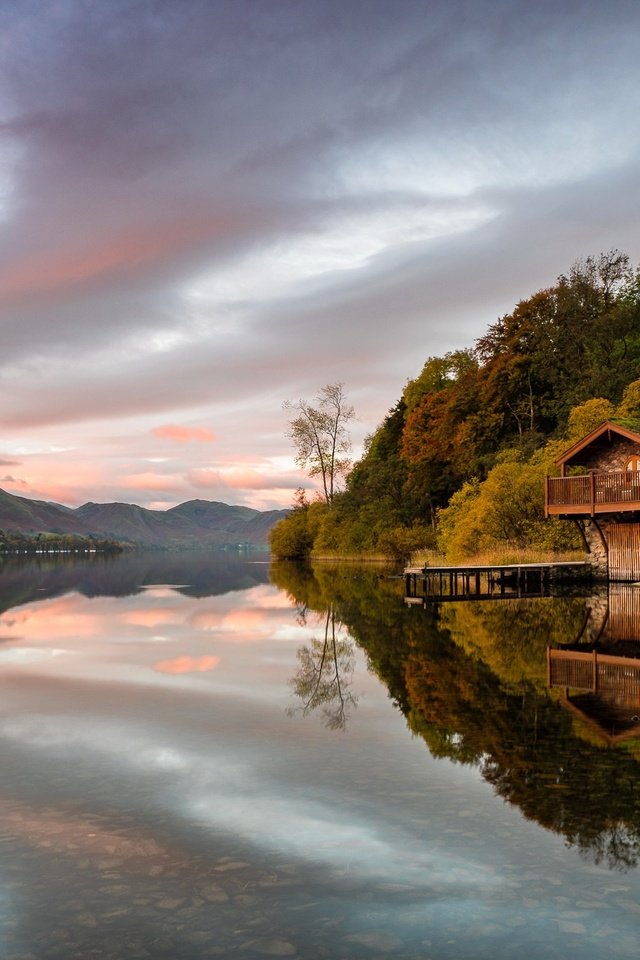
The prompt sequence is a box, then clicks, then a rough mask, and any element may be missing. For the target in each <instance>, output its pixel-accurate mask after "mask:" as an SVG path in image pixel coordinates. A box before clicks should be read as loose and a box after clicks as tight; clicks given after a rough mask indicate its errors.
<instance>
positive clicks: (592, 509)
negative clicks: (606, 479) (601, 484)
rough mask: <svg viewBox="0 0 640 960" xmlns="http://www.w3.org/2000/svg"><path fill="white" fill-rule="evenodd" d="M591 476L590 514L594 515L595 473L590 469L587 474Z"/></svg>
mask: <svg viewBox="0 0 640 960" xmlns="http://www.w3.org/2000/svg"><path fill="white" fill-rule="evenodd" d="M589 476H590V478H591V516H592V517H595V515H596V475H595V472H594V471H593V470H592V471H591V472H590V474H589Z"/></svg>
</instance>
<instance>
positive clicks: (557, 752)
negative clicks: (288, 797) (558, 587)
mask: <svg viewBox="0 0 640 960" xmlns="http://www.w3.org/2000/svg"><path fill="white" fill-rule="evenodd" d="M270 575H271V578H272V580H274V582H276V583H277V584H278V586H281V587H282V588H283V589H285V590H286V591H287V592H288V593H289V595H290V597H291V600H292V602H297V603H299V604H301V605H302V606H303V607H305V608H306V609H308V610H314V611H315V612H316V613H317V614H321V615H322V616H323V617H324V618H325V624H326V626H327V645H325V643H324V642H323V641H322V640H319V641H317V645H315V646H314V645H312V646H311V647H310V648H309V649H308V657H307V658H306V659H305V660H302V659H301V669H300V671H299V675H305V676H306V677H307V680H308V685H307V686H306V687H303V686H301V687H300V690H301V693H302V695H303V697H304V703H303V706H302V707H301V708H300V709H301V710H302V711H304V709H305V705H306V704H311V703H313V702H314V701H313V692H314V690H316V689H317V690H318V691H321V690H323V689H324V688H323V684H322V675H321V672H320V669H319V668H320V667H321V666H323V669H324V671H325V676H326V677H328V676H329V675H330V674H329V671H328V667H327V666H326V663H327V659H328V660H329V662H330V661H331V656H332V651H331V618H332V617H334V618H335V620H336V622H337V621H340V622H341V623H342V624H344V625H345V626H346V627H347V629H348V630H349V633H350V635H351V636H352V637H353V639H354V641H355V642H356V644H357V645H358V646H359V647H360V648H361V649H363V650H364V651H365V652H366V655H367V658H368V662H369V665H370V667H371V669H372V670H374V671H375V672H376V673H377V675H378V676H379V677H380V678H381V680H383V682H384V683H385V684H386V686H387V687H388V689H389V693H390V696H391V698H392V699H393V701H394V703H395V704H396V706H397V707H398V708H399V709H400V710H401V711H402V713H403V714H404V716H405V717H406V720H407V724H408V726H409V728H410V729H411V731H412V732H413V733H415V734H417V735H419V736H420V737H421V738H422V739H423V740H424V741H425V743H426V745H427V747H428V749H429V750H430V752H431V753H432V754H434V755H435V756H439V757H448V758H449V759H451V760H452V761H453V762H455V763H463V764H472V765H474V766H476V767H477V768H478V769H479V771H480V772H481V774H482V776H483V777H484V779H485V780H486V781H487V782H488V783H490V784H491V785H492V786H493V789H494V790H495V792H496V794H497V795H498V796H500V797H502V798H503V799H504V800H505V801H507V802H508V803H510V804H513V805H515V806H517V807H518V808H519V809H520V810H521V811H522V813H523V814H524V815H525V816H526V817H527V818H529V819H531V820H534V821H536V822H537V823H539V824H540V825H541V826H543V827H544V828H546V829H548V830H551V831H553V832H554V833H557V834H558V835H560V836H562V837H563V838H564V840H565V842H566V844H567V846H569V847H572V848H573V849H575V850H576V851H578V852H579V853H580V854H581V855H582V856H585V857H588V858H589V859H590V860H592V861H594V862H596V863H600V864H603V865H606V866H608V867H609V868H610V869H618V870H627V869H630V868H632V867H636V866H637V865H638V864H639V863H640V790H638V788H637V785H638V783H639V782H640V740H627V741H625V743H624V745H623V746H619V747H608V746H606V745H605V744H604V743H603V742H602V740H598V739H596V738H595V736H594V734H593V731H592V730H591V728H588V727H586V725H584V724H583V725H581V724H580V721H579V719H578V718H576V716H575V715H573V714H571V713H569V712H568V711H567V710H566V709H565V708H564V707H563V706H562V704H561V703H560V702H559V694H558V693H557V692H556V691H553V690H549V689H548V687H547V682H546V649H547V644H549V643H556V642H558V643H560V642H563V641H564V642H567V641H571V640H573V639H574V638H575V637H576V636H578V635H579V634H580V631H581V629H582V628H583V626H584V623H585V613H586V611H587V610H588V609H589V607H590V606H593V602H594V598H589V597H565V598H550V599H536V600H510V601H506V602H505V603H498V602H494V603H474V604H464V603H457V604H453V603H451V604H442V605H441V606H440V607H437V606H432V607H428V608H426V609H418V608H415V607H413V608H408V607H407V606H405V604H404V601H403V594H404V590H403V583H402V581H399V580H396V581H394V580H389V579H381V578H380V574H379V572H374V571H372V570H359V571H358V570H357V569H355V568H353V569H349V568H345V567H344V566H341V567H339V568H338V567H331V566H330V565H327V564H323V565H322V566H318V567H317V568H311V567H306V568H295V567H293V566H288V567H285V566H280V567H277V566H276V565H273V567H272V570H271V574H270ZM332 669H333V668H332ZM343 691H344V688H343ZM308 709H311V706H309V707H308Z"/></svg>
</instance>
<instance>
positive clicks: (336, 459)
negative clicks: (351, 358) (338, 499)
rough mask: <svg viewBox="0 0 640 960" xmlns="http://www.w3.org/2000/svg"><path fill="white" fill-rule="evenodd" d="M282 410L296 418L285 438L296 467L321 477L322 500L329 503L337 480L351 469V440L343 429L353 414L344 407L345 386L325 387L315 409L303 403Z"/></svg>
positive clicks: (319, 395)
mask: <svg viewBox="0 0 640 960" xmlns="http://www.w3.org/2000/svg"><path fill="white" fill-rule="evenodd" d="M284 408H285V410H290V411H292V412H293V413H294V414H295V416H294V417H293V419H292V420H290V421H289V430H288V432H287V436H288V437H289V439H290V440H292V441H293V443H294V446H295V448H296V451H297V453H296V463H297V464H298V466H300V467H305V468H307V469H308V470H309V476H311V477H320V479H321V481H322V491H323V495H324V499H325V500H326V502H327V503H331V502H332V501H333V498H334V495H335V493H336V489H337V482H338V480H339V478H340V477H341V476H343V475H344V474H345V473H346V472H347V470H348V469H349V466H350V465H351V461H350V459H349V453H350V452H351V438H350V436H349V431H348V430H347V426H346V425H347V423H349V421H350V420H353V418H354V417H355V411H354V409H353V407H352V406H350V405H349V404H347V403H346V398H345V393H344V385H343V384H342V383H329V384H327V386H326V387H323V388H322V389H321V390H320V392H319V393H318V395H317V397H316V398H315V406H312V405H311V404H310V403H307V402H306V400H298V402H297V403H291V402H290V401H289V400H287V402H286V403H285V404H284Z"/></svg>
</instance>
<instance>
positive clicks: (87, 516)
mask: <svg viewBox="0 0 640 960" xmlns="http://www.w3.org/2000/svg"><path fill="white" fill-rule="evenodd" d="M287 513H288V511H287V510H267V511H260V510H252V509H251V508H250V507H238V506H230V505H229V504H227V503H219V502H216V501H211V500H189V501H188V502H187V503H181V504H179V505H178V506H177V507H172V508H171V509H170V510H147V509H146V508H145V507H139V506H136V505H135V504H132V503H85V504H83V505H82V506H81V507H77V508H76V509H71V508H70V507H65V506H62V505H61V504H58V503H47V502H45V501H44V500H28V499H27V498H26V497H16V496H13V494H10V493H7V492H6V491H5V490H0V530H6V531H9V530H11V531H14V530H15V531H19V532H20V533H27V534H37V533H75V534H79V535H81V536H89V535H92V536H95V537H101V538H111V539H114V540H119V541H120V542H122V543H127V544H131V545H132V546H138V547H162V548H173V549H185V548H191V549H195V548H198V547H207V548H215V547H227V546H237V545H239V544H248V545H250V546H252V547H262V546H265V545H266V543H267V540H268V534H269V530H270V529H271V527H272V526H273V525H274V524H275V523H277V522H278V520H282V518H283V517H284V516H286V515H287Z"/></svg>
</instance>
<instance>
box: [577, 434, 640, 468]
mask: <svg viewBox="0 0 640 960" xmlns="http://www.w3.org/2000/svg"><path fill="white" fill-rule="evenodd" d="M585 452H586V451H585ZM631 457H640V443H637V442H636V441H634V440H628V439H626V438H623V437H620V438H619V439H617V440H616V441H615V442H614V443H612V444H611V446H610V447H608V448H606V449H602V448H601V447H594V448H593V450H592V452H591V454H590V455H587V456H585V457H584V459H583V460H581V466H583V467H586V469H587V470H596V471H597V472H598V473H613V472H616V471H620V470H625V469H626V466H627V463H628V461H629V459H630V458H631Z"/></svg>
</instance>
